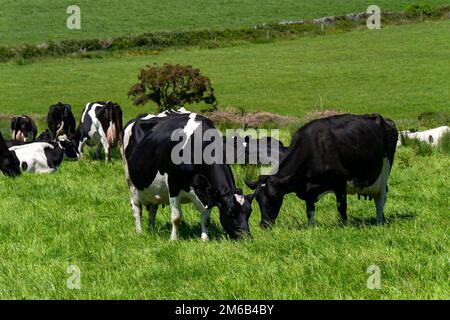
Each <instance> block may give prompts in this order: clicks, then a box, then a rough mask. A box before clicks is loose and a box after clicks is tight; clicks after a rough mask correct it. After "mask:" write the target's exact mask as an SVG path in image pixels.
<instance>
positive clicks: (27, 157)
mask: <svg viewBox="0 0 450 320" xmlns="http://www.w3.org/2000/svg"><path fill="white" fill-rule="evenodd" d="M9 150H10V151H13V152H15V154H16V156H17V158H18V159H19V162H20V168H21V169H22V170H23V171H26V172H30V173H54V172H55V171H56V170H58V168H59V166H60V165H61V163H62V161H63V160H64V159H68V160H77V159H78V158H79V154H78V152H77V150H76V148H75V146H74V145H73V143H72V142H71V141H70V140H67V139H64V138H61V139H60V140H58V141H57V142H32V143H25V144H18V145H15V146H12V147H10V148H9Z"/></svg>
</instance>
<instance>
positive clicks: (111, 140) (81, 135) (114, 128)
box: [75, 101, 123, 161]
mask: <svg viewBox="0 0 450 320" xmlns="http://www.w3.org/2000/svg"><path fill="white" fill-rule="evenodd" d="M122 134H123V127H122V109H121V108H120V106H119V105H117V104H115V103H112V102H111V101H108V102H94V103H88V104H87V105H86V107H85V109H84V112H83V115H82V117H81V123H80V126H79V128H78V130H77V134H76V136H75V140H77V141H78V142H77V143H78V151H79V153H80V154H82V153H83V148H84V145H85V144H87V145H88V146H95V145H97V146H98V149H97V157H98V158H99V157H100V152H101V148H102V146H103V149H104V151H105V158H106V161H109V159H110V150H111V148H115V147H117V146H118V144H119V143H120V142H121V140H122Z"/></svg>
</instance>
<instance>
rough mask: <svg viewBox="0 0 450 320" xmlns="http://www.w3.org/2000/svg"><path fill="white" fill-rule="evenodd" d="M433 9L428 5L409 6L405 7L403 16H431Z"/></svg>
mask: <svg viewBox="0 0 450 320" xmlns="http://www.w3.org/2000/svg"><path fill="white" fill-rule="evenodd" d="M433 13H434V10H433V8H431V6H430V5H429V4H428V3H421V4H411V5H409V6H407V7H406V9H405V14H406V15H407V16H410V17H421V16H428V17H429V16H432V15H433Z"/></svg>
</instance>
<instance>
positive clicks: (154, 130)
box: [121, 110, 251, 241]
mask: <svg viewBox="0 0 450 320" xmlns="http://www.w3.org/2000/svg"><path fill="white" fill-rule="evenodd" d="M208 129H210V130H211V131H213V132H217V130H216V129H215V128H214V125H213V124H212V122H211V121H210V120H209V119H207V118H205V117H203V116H200V115H197V114H195V113H189V112H186V111H185V110H179V111H178V112H176V111H168V112H164V113H161V114H159V115H156V116H154V115H147V116H141V117H139V118H137V119H135V120H133V121H131V122H129V123H128V124H127V125H126V127H125V131H124V138H123V145H122V149H121V151H122V157H123V159H124V166H125V175H126V178H127V181H128V185H129V187H130V193H131V207H132V210H133V215H134V219H135V226H136V231H137V233H141V230H142V229H141V217H142V205H144V206H146V208H147V211H148V213H149V222H150V226H153V225H154V223H155V216H156V212H157V209H158V206H159V205H167V204H169V205H170V208H171V211H172V235H171V239H172V240H176V239H177V230H178V226H179V225H180V222H181V217H182V213H181V204H182V203H186V202H192V203H193V204H194V206H195V207H196V209H197V210H198V211H199V212H200V213H201V227H202V235H201V238H202V239H203V240H205V241H206V240H208V229H207V228H208V224H209V220H210V213H211V208H212V207H214V206H218V207H219V212H220V222H221V224H222V226H223V228H224V229H225V231H226V232H227V233H228V235H229V236H230V237H231V238H233V239H237V238H240V237H242V236H244V235H245V234H247V233H249V226H248V219H249V216H250V213H251V204H250V202H249V199H248V198H247V197H246V196H245V195H244V194H243V193H242V190H240V189H237V188H236V185H235V181H234V177H233V174H232V172H231V169H230V167H229V166H228V165H226V164H220V163H217V162H214V163H212V164H206V163H205V162H204V160H202V161H201V163H197V162H190V163H195V164H190V163H189V161H187V162H188V163H186V162H182V163H181V164H176V161H173V157H172V156H171V155H172V152H173V150H174V149H175V147H176V146H177V145H179V144H180V143H179V142H177V141H172V139H171V136H172V133H173V132H176V130H179V131H181V132H182V133H183V137H184V138H185V142H184V144H183V145H182V147H181V152H182V153H183V154H184V153H185V152H186V153H189V152H190V151H188V150H190V149H189V148H188V147H187V146H190V145H191V143H190V142H192V140H195V139H193V136H195V135H197V134H200V135H202V134H203V133H204V132H205V130H208ZM211 143H213V142H203V141H202V143H201V145H200V148H201V150H205V148H206V147H207V146H208V145H211ZM194 144H195V143H194ZM201 150H197V151H198V152H201ZM191 155H192V157H194V155H193V153H191Z"/></svg>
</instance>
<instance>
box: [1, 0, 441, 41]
mask: <svg viewBox="0 0 450 320" xmlns="http://www.w3.org/2000/svg"><path fill="white" fill-rule="evenodd" d="M422 2H423V1H422ZM412 3H415V2H414V1H411V0H397V1H389V0H378V1H377V2H376V4H377V5H378V6H380V7H381V8H382V10H385V11H387V10H393V11H402V10H403V9H405V7H406V6H407V5H409V4H412ZM426 3H429V4H430V5H432V6H440V5H446V4H448V1H447V0H428V1H426ZM73 4H76V5H78V6H79V7H80V8H81V12H82V29H81V30H77V31H75V32H70V31H68V30H67V28H66V19H67V17H68V14H67V13H66V8H67V7H68V6H70V5H73ZM372 4H374V3H373V1H370V0H352V1H320V0H313V1H311V0H279V1H272V0H260V1H255V0H244V1H242V0H225V1H201V0H192V1H189V5H188V6H187V5H186V2H185V1H183V0H166V1H163V2H161V1H156V0H147V1H138V0H129V1H127V2H126V3H124V2H123V1H119V0H112V1H107V0H97V1H95V2H93V1H89V0H77V1H76V2H75V3H74V2H73V1H68V0H64V1H58V2H57V3H56V2H52V3H50V2H49V1H48V0H35V1H32V2H30V1H26V0H6V1H3V2H2V10H1V11H0V30H1V31H2V32H0V45H3V44H7V45H17V44H22V43H40V42H44V41H47V40H66V39H90V38H108V37H111V36H117V35H123V34H134V33H141V32H154V31H173V30H197V29H205V28H211V29H217V28H236V27H242V26H252V25H254V24H259V23H267V22H278V21H283V20H299V19H312V18H320V17H323V16H330V15H341V14H346V13H350V12H364V11H366V10H367V7H368V6H369V5H372Z"/></svg>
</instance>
